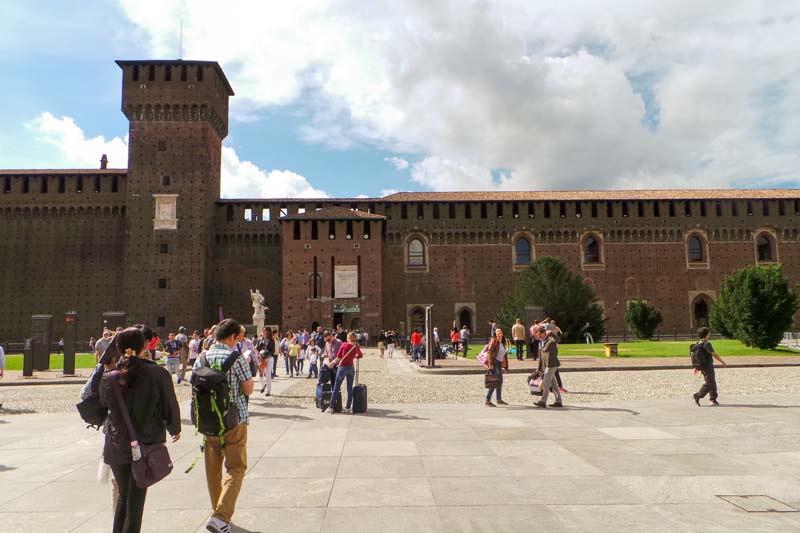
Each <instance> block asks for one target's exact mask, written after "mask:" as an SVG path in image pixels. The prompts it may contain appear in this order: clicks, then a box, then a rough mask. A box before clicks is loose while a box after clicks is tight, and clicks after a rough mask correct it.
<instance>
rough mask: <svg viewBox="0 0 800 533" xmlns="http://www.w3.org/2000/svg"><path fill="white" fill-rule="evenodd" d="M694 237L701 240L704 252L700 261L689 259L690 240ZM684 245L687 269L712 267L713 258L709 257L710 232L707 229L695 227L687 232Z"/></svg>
mask: <svg viewBox="0 0 800 533" xmlns="http://www.w3.org/2000/svg"><path fill="white" fill-rule="evenodd" d="M693 238H696V239H699V240H700V246H701V251H702V254H703V258H702V260H700V261H691V260H690V259H689V241H690V240H691V239H693ZM683 246H684V259H685V260H686V269H687V270H708V269H710V268H711V258H710V257H709V248H708V233H707V232H706V231H705V230H701V229H695V230H691V231H688V232H686V235H685V236H684V238H683Z"/></svg>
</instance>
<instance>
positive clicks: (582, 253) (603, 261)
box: [578, 230, 606, 270]
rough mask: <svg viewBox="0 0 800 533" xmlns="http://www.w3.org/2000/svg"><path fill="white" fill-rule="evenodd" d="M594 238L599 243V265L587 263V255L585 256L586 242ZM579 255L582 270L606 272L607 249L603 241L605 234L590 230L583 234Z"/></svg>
mask: <svg viewBox="0 0 800 533" xmlns="http://www.w3.org/2000/svg"><path fill="white" fill-rule="evenodd" d="M590 237H591V238H593V239H594V240H595V242H597V245H598V247H599V248H600V250H599V254H598V255H599V256H600V261H599V262H598V263H587V262H586V261H585V258H586V254H585V250H584V248H585V243H586V240H587V239H589V238H590ZM578 253H579V254H580V262H581V269H583V270H605V269H606V247H605V241H604V239H603V232H602V231H599V230H589V231H585V232H583V234H581V239H580V248H579V251H578Z"/></svg>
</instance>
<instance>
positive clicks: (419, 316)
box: [408, 307, 425, 332]
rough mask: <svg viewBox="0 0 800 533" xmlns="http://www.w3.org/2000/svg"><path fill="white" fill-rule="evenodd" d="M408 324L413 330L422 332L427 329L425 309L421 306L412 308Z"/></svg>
mask: <svg viewBox="0 0 800 533" xmlns="http://www.w3.org/2000/svg"><path fill="white" fill-rule="evenodd" d="M408 325H409V328H410V331H411V332H413V331H414V330H415V329H416V330H419V331H420V332H424V331H425V310H424V309H423V308H421V307H415V308H414V309H412V310H411V315H410V316H409V320H408Z"/></svg>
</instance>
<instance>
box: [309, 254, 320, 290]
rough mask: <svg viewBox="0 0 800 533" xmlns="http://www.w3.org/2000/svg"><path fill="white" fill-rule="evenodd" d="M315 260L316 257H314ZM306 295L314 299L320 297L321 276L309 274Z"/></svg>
mask: <svg viewBox="0 0 800 533" xmlns="http://www.w3.org/2000/svg"><path fill="white" fill-rule="evenodd" d="M315 260H316V258H315ZM308 297H309V298H311V299H312V300H316V299H318V298H321V297H322V276H321V275H319V274H311V276H309V278H308Z"/></svg>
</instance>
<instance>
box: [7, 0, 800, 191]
mask: <svg viewBox="0 0 800 533" xmlns="http://www.w3.org/2000/svg"><path fill="white" fill-rule="evenodd" d="M87 6H92V7H91V8H88V7H87ZM181 21H183V51H182V54H183V58H185V59H203V60H216V61H219V62H220V63H221V65H222V67H223V69H224V70H225V72H226V73H227V76H228V78H229V80H230V82H231V85H232V86H233V88H234V90H235V92H236V96H235V97H234V98H233V100H232V107H231V125H230V135H229V136H228V138H227V139H226V140H225V145H224V146H225V147H224V149H223V163H222V172H223V191H222V193H223V196H225V197H229V198H236V197H287V196H325V195H329V196H359V195H367V196H379V195H382V194H386V193H388V192H391V191H395V190H435V191H452V190H563V189H630V188H671V187H691V188H708V187H746V188H756V187H800V61H798V58H799V57H800V53H799V52H798V51H799V50H800V2H797V1H794V0H789V1H780V0H764V1H761V2H758V1H735V0H724V1H713V0H704V1H702V2H697V1H696V0H692V1H688V0H668V1H650V2H648V1H643V0H631V1H626V0H608V1H601V0H592V1H589V0H583V1H577V0H560V1H559V2H544V1H542V2H535V1H531V0H527V1H525V0H521V1H518V2H515V1H475V2H469V1H467V0H453V1H446V0H435V1H431V0H404V1H402V2H398V1H392V2H389V1H380V0H371V1H369V2H364V1H360V0H359V1H356V0H354V1H336V2H327V1H311V0H309V1H306V2H277V1H276V2H272V1H269V2H265V1H262V0H252V1H245V0H239V1H237V0H229V1H227V2H220V1H219V0H215V1H207V0H191V1H190V0H185V1H181V0H104V1H94V2H91V3H86V2H81V1H77V0H64V1H58V0H19V1H17V0H6V1H4V2H3V17H2V18H0V69H2V70H1V71H2V72H3V83H2V84H0V101H2V102H3V105H2V106H0V122H1V123H2V126H1V127H0V168H52V167H56V168H60V167H67V168H74V167H88V168H94V167H95V166H97V162H98V160H99V159H100V155H101V154H102V153H107V154H108V155H109V158H110V163H111V166H113V167H125V166H126V165H127V138H126V134H127V123H126V120H125V118H124V117H123V116H122V114H121V113H120V111H119V104H120V102H119V100H120V84H121V80H120V71H119V69H118V68H117V66H116V65H114V63H113V61H114V60H115V59H147V58H166V59H174V58H176V57H178V56H179V54H180V53H181V52H180V46H179V35H180V27H181Z"/></svg>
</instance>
